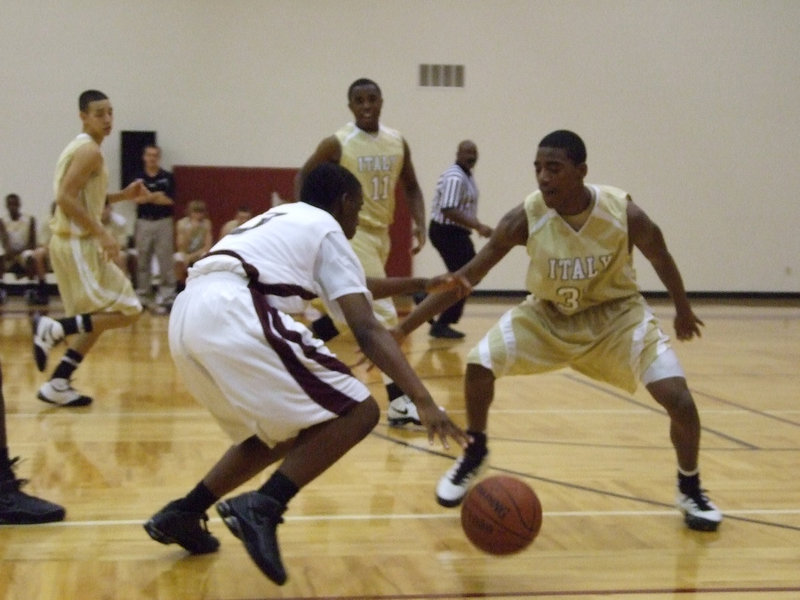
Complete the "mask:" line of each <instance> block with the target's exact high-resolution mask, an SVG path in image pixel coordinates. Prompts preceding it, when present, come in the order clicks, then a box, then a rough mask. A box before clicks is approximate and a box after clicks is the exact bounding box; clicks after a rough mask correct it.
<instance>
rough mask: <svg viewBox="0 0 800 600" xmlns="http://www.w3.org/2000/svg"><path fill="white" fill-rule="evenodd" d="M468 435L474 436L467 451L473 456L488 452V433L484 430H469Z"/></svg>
mask: <svg viewBox="0 0 800 600" xmlns="http://www.w3.org/2000/svg"><path fill="white" fill-rule="evenodd" d="M467 435H468V436H470V437H471V438H472V441H471V442H470V444H469V446H467V449H466V450H465V452H466V453H467V454H470V455H472V456H483V455H484V454H486V433H484V432H483V431H470V430H467Z"/></svg>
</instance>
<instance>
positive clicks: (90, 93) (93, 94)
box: [78, 90, 108, 112]
mask: <svg viewBox="0 0 800 600" xmlns="http://www.w3.org/2000/svg"><path fill="white" fill-rule="evenodd" d="M98 100H108V96H106V95H105V94H104V93H103V92H101V91H98V90H86V91H85V92H83V93H82V94H81V95H80V96H79V97H78V109H79V110H80V111H81V112H86V111H87V110H89V104H90V103H92V102H97V101H98Z"/></svg>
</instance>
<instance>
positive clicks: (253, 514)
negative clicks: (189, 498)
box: [217, 492, 286, 585]
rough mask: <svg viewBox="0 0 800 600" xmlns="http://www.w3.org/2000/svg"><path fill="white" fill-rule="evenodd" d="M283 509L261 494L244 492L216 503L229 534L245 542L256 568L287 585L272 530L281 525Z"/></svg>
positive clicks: (276, 541) (276, 539)
mask: <svg viewBox="0 0 800 600" xmlns="http://www.w3.org/2000/svg"><path fill="white" fill-rule="evenodd" d="M285 510H286V507H285V506H281V505H280V504H278V502H277V501H275V500H273V499H272V498H270V497H269V496H266V495H264V494H261V493H260V492H247V493H245V494H241V495H240V496H236V497H235V498H230V499H228V500H223V501H222V502H219V503H218V504H217V512H218V513H219V516H220V517H222V520H223V521H224V522H225V525H226V526H227V527H228V529H230V531H231V533H232V534H233V535H235V536H236V537H237V538H239V539H240V540H241V541H242V542H243V543H244V547H245V548H246V549H247V553H248V554H249V555H250V558H252V559H253V561H254V562H255V563H256V565H258V568H259V569H261V571H262V572H263V573H264V574H265V575H266V576H267V577H269V578H270V579H271V580H272V581H273V582H275V583H277V584H278V585H283V584H284V583H286V570H285V569H284V568H283V562H281V551H280V548H279V547H278V538H277V536H276V534H275V530H276V529H277V527H278V525H280V524H281V523H283V517H282V516H281V515H282V514H283V511H285Z"/></svg>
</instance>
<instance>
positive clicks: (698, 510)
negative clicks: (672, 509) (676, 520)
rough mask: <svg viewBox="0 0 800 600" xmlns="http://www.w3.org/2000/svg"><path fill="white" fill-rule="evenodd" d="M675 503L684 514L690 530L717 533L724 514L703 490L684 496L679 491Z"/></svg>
mask: <svg viewBox="0 0 800 600" xmlns="http://www.w3.org/2000/svg"><path fill="white" fill-rule="evenodd" d="M675 502H676V503H677V505H678V508H679V509H680V511H681V512H682V513H683V515H684V516H683V520H684V522H685V523H686V526H687V527H688V528H689V529H694V530H696V531H716V530H717V527H719V524H720V523H721V522H722V512H720V510H719V509H718V508H717V507H716V506H714V503H713V502H711V500H709V499H708V496H706V495H705V493H703V490H700V489H698V490H697V491H696V492H695V493H692V494H684V493H683V492H682V491H680V489H678V494H677V496H676V499H675Z"/></svg>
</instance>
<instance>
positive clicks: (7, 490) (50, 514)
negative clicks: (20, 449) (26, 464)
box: [0, 458, 66, 525]
mask: <svg viewBox="0 0 800 600" xmlns="http://www.w3.org/2000/svg"><path fill="white" fill-rule="evenodd" d="M17 460H19V459H18V458H12V459H11V461H10V464H9V467H10V466H13V465H14V463H16V462H17ZM26 483H27V480H26V479H16V478H12V479H6V480H2V481H0V523H3V524H7V525H31V524H34V523H52V522H53V521H63V520H64V515H66V511H65V510H64V507H63V506H59V505H58V504H54V503H52V502H48V501H47V500H43V499H41V498H36V497H35V496H29V495H28V494H26V493H25V492H23V491H22V490H21V489H20V488H22V486H23V485H25V484H26Z"/></svg>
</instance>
